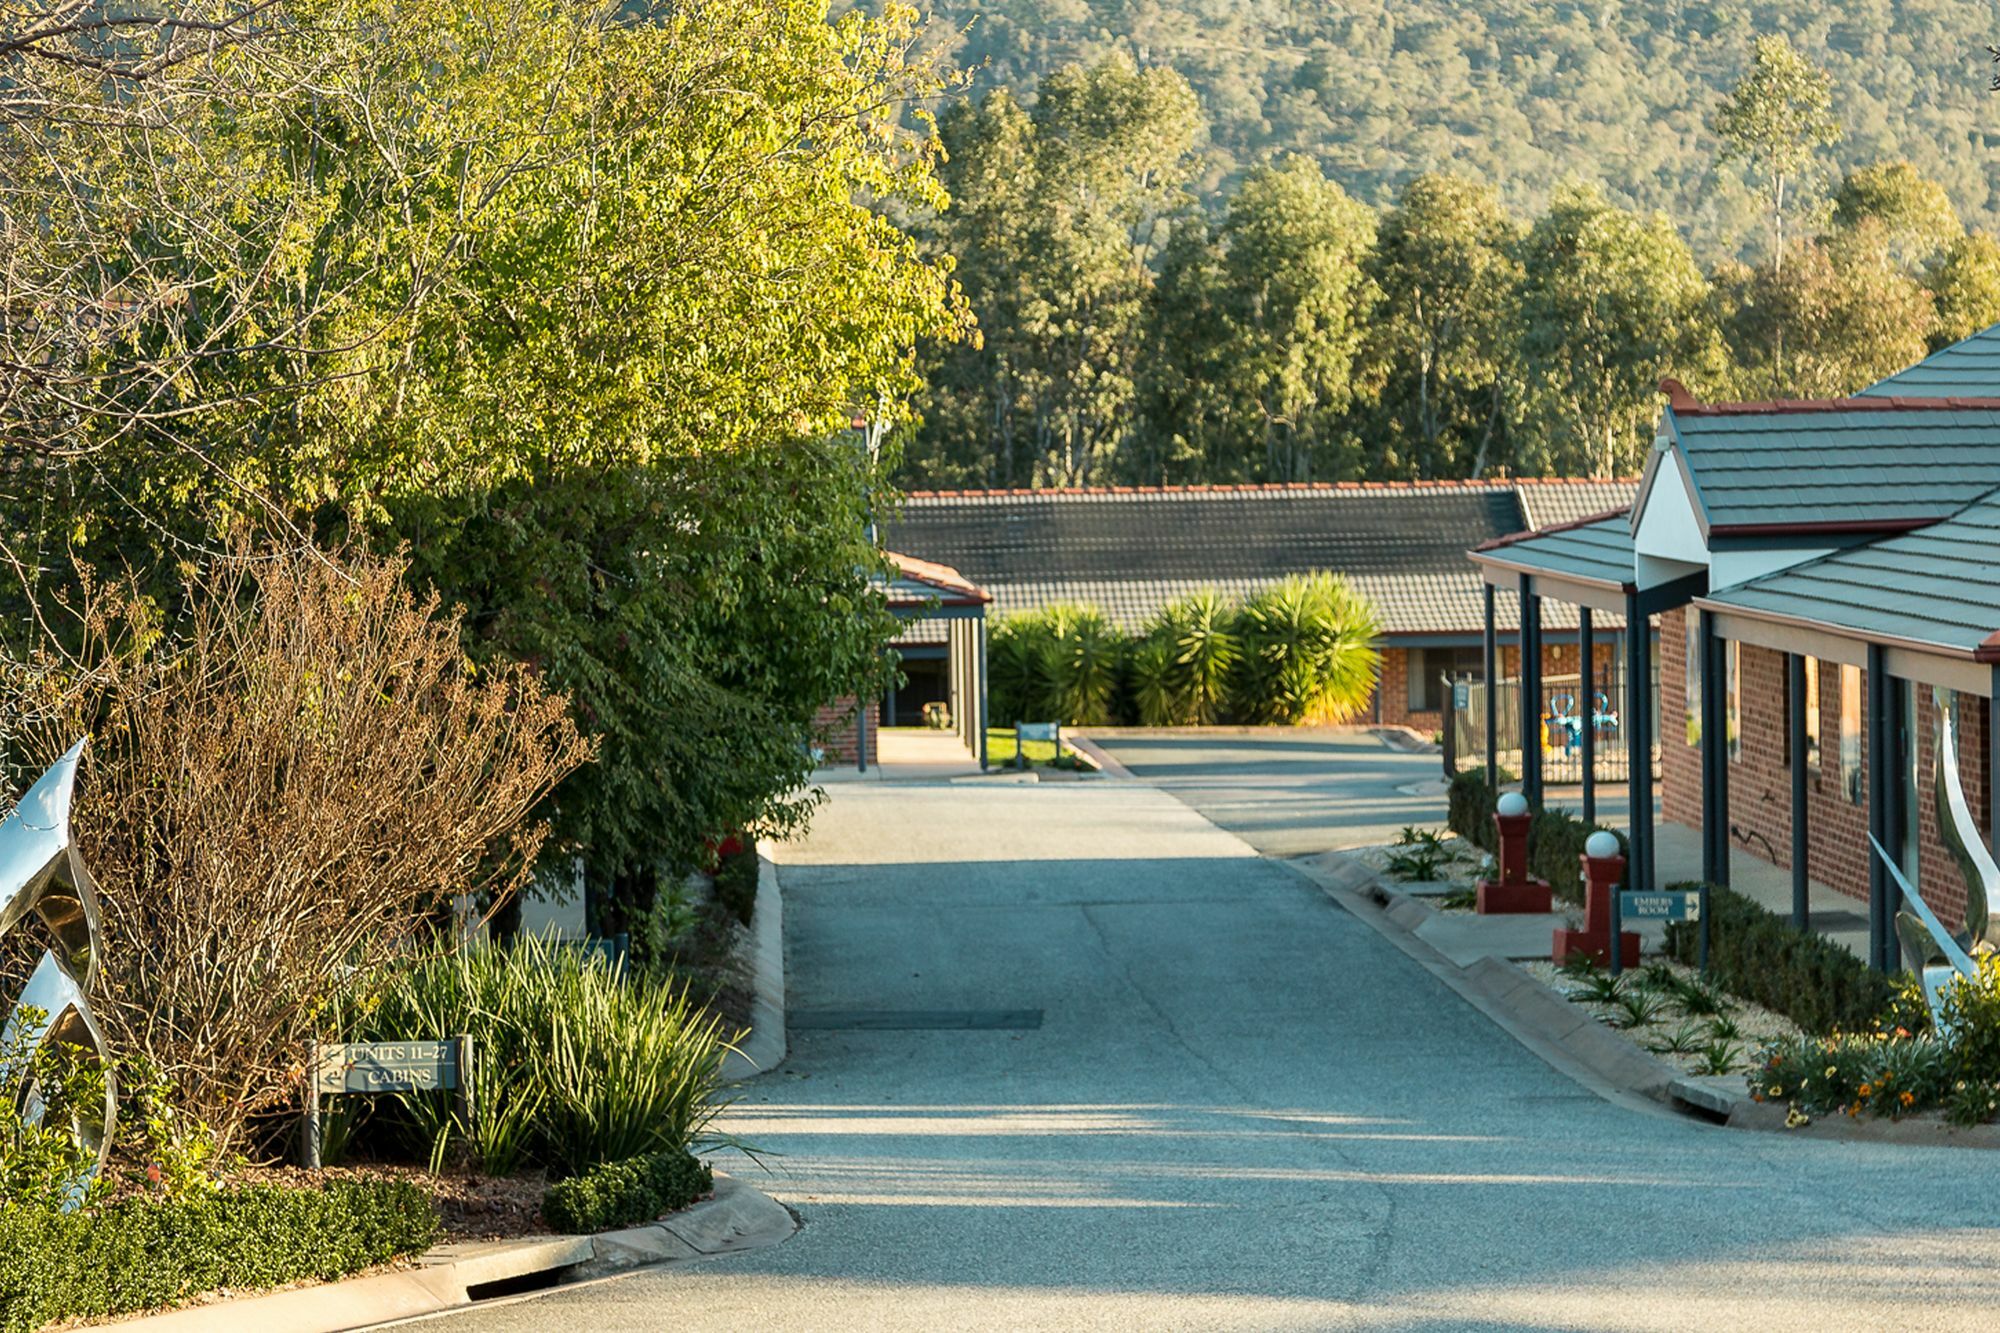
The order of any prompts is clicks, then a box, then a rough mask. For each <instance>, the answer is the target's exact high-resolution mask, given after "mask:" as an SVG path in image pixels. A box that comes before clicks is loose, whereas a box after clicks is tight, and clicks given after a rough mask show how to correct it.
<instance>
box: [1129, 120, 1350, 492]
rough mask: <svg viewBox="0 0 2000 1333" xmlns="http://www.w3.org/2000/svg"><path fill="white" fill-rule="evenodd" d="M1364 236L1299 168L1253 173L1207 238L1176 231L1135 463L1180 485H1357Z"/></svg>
mask: <svg viewBox="0 0 2000 1333" xmlns="http://www.w3.org/2000/svg"><path fill="white" fill-rule="evenodd" d="M1374 227H1375V220H1374V217H1373V216H1372V215H1371V214H1370V213H1369V211H1368V209H1367V208H1366V207H1364V206H1363V205H1361V204H1358V203H1356V202H1355V201H1354V200H1352V199H1350V198H1349V197H1348V196H1347V193H1346V192H1345V191H1344V190H1342V189H1341V188H1340V187H1339V186H1338V185H1336V184H1334V183H1333V182H1332V181H1329V180H1328V179H1327V178H1326V177H1325V175H1324V174H1323V173H1322V172H1321V171H1320V169H1319V168H1318V167H1317V166H1315V165H1314V164H1313V163H1312V162H1310V161H1309V160H1307V159H1304V158H1293V159H1291V160H1289V161H1288V162H1286V163H1284V164H1282V165H1280V166H1275V167H1261V168H1259V169H1257V170H1256V171H1253V172H1252V173H1251V174H1250V175H1249V177H1248V178H1246V179H1245V180H1244V182H1243V184H1242V186H1241V188H1239V189H1238V190H1237V192H1236V194H1235V195H1234V196H1233V197H1232V198H1231V199H1230V202H1229V208H1228V212H1227V214H1226V215H1225V217H1224V219H1223V222H1222V225H1221V226H1220V227H1219V228H1216V229H1215V230H1214V231H1213V232H1210V231H1209V229H1208V228H1207V227H1206V226H1205V225H1204V224H1203V223H1201V222H1200V221H1199V220H1198V219H1195V220H1190V221H1189V222H1187V223H1185V224H1183V225H1182V227H1181V229H1180V230H1179V232H1178V234H1177V235H1176V236H1175V238H1174V239H1173V240H1172V241H1170V242H1169V245H1168V252H1167V258H1166V264H1165V270H1164V272H1163V274H1162V277H1161V281H1160V285H1159V287H1158V289H1157V290H1156V291H1155V293H1154V302H1153V309H1152V312H1151V317H1150V319H1149V320H1148V323H1147V331H1148V335H1149V337H1148V344H1147V345H1148V348H1149V355H1148V356H1147V357H1146V358H1145V365H1144V367H1143V368H1142V371H1141V375H1142V386H1143V392H1142V401H1143V403H1144V405H1145V417H1144V420H1143V423H1142V427H1141V440H1142V443H1140V444H1139V445H1138V446H1137V452H1138V453H1139V454H1140V456H1142V457H1148V458H1149V459H1150V458H1156V457H1157V458H1174V459H1186V460H1188V461H1187V463H1186V464H1185V467H1184V470H1181V471H1180V472H1179V473H1178V476H1177V479H1182V480H1203V481H1245V480H1257V481H1302V480H1308V479H1311V478H1314V477H1342V476H1354V475H1358V473H1359V472H1360V470H1361V469H1362V467H1363V466H1364V463H1363V462H1362V460H1359V459H1357V458H1355V457H1352V456H1348V454H1347V452H1346V435H1345V425H1346V420H1345V419H1346V413H1347V411H1348V409H1349V408H1350V407H1351V406H1352V404H1353V402H1354V397H1355V392H1356V388H1357V383H1356V377H1355V359H1356V353H1357V351H1358V349H1359V347H1360V344H1361V338H1362V335H1363V331H1364V329H1365V327H1366V325H1367V321H1368V318H1369V315H1370V312H1371V310H1372V308H1373V306H1374V301H1375V289H1374V285H1373V283H1372V282H1371V281H1370V280H1369V278H1368V275H1367V273H1366V271H1365V269H1364V267H1363V264H1364V261H1365V260H1366V258H1367V256H1368V252H1369V250H1370V247H1371V245H1372V241H1373V237H1374Z"/></svg>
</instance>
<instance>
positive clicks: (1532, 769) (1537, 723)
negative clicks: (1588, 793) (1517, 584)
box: [1520, 574, 1542, 810]
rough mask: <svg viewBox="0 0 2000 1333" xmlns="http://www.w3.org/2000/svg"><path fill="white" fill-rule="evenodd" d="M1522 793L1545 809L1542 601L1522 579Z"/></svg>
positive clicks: (1531, 582) (1529, 581)
mask: <svg viewBox="0 0 2000 1333" xmlns="http://www.w3.org/2000/svg"><path fill="white" fill-rule="evenodd" d="M1520 638H1521V794H1522V795H1523V796H1526V797H1527V798H1528V804H1529V805H1530V806H1532V807H1534V808H1535V809H1536V810H1540V809H1541V808H1542V599H1541V598H1540V597H1539V596H1538V595H1536V593H1535V581H1534V579H1532V578H1530V577H1529V576H1528V575H1526V574H1523V575H1522V576H1521V635H1520Z"/></svg>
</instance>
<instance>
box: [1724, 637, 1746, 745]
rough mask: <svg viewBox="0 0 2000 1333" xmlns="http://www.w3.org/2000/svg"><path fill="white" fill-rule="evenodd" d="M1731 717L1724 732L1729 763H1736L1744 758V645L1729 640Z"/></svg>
mask: <svg viewBox="0 0 2000 1333" xmlns="http://www.w3.org/2000/svg"><path fill="white" fill-rule="evenodd" d="M1728 676H1729V680H1728V700H1727V705H1726V706H1727V708H1728V710H1729V715H1728V717H1726V718H1725V719H1724V720H1723V730H1724V731H1725V732H1727V733H1728V735H1729V762H1730V763H1732V764H1733V763H1735V762H1736V761H1737V760H1738V759H1741V758H1742V757H1743V728H1742V727H1741V726H1740V725H1739V720H1740V719H1741V718H1742V716H1743V645H1742V644H1740V643H1738V642H1736V640H1734V639H1731V640H1729V668H1728Z"/></svg>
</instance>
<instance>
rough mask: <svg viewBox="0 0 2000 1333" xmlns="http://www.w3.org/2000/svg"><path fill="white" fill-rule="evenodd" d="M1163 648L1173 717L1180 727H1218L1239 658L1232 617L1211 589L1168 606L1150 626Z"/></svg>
mask: <svg viewBox="0 0 2000 1333" xmlns="http://www.w3.org/2000/svg"><path fill="white" fill-rule="evenodd" d="M1154 634H1155V635H1156V636H1157V637H1158V638H1159V639H1160V640H1161V641H1162V642H1163V643H1164V644H1165V645H1166V648H1167V651H1168V653H1169V657H1170V662H1171V669H1170V672H1169V680H1170V681H1171V683H1172V688H1173V693H1174V696H1175V702H1176V704H1177V708H1176V710H1175V711H1176V713H1177V716H1176V717H1175V718H1174V721H1175V722H1176V723H1178V724H1180V725H1183V726H1203V725H1206V724H1208V723H1211V722H1218V721H1220V720H1221V718H1222V714H1223V710H1224V709H1225V708H1226V707H1227V706H1228V701H1229V694H1230V686H1231V682H1232V679H1233V678H1234V676H1235V674H1236V669H1237V666H1238V665H1239V664H1240V663H1241V661H1242V658H1243V649H1242V644H1241V641H1240V640H1239V638H1238V636H1237V631H1236V613H1235V611H1234V610H1233V609H1232V608H1231V607H1230V605H1229V604H1228V603H1227V602H1225V601H1223V600H1222V596H1221V594H1219V593H1217V592H1216V591H1215V589H1213V588H1203V589H1202V590H1201V591H1200V592H1197V593H1193V594H1191V595H1189V596H1187V597H1183V598H1180V599H1179V600H1178V601H1174V602H1171V603H1169V604H1168V605H1167V606H1166V607H1165V608H1164V609H1163V610H1162V611H1161V612H1160V615H1159V618H1158V619H1157V620H1156V621H1155V622H1154Z"/></svg>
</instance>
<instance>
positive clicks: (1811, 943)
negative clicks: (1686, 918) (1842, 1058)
mask: <svg viewBox="0 0 2000 1333" xmlns="http://www.w3.org/2000/svg"><path fill="white" fill-rule="evenodd" d="M1675 887H1676V888H1681V889H1695V888H1699V887H1700V885H1698V884H1681V885H1676V886H1675ZM1708 930H1709V937H1708V975H1709V979H1710V980H1711V981H1713V982H1714V983H1715V984H1716V985H1718V986H1720V987H1722V988H1723V989H1724V990H1726V991H1728V992H1729V993H1730V994H1732V995H1736V996H1740V997H1742V998H1743V999H1746V1000H1751V1001H1754V1002H1755V1003H1757V1004H1761V1005H1763V1006H1764V1007H1765V1008H1766V1009H1772V1010H1775V1011H1777V1012H1778V1013H1781V1014H1784V1015H1785V1016H1786V1017H1788V1018H1790V1019H1791V1020H1792V1021H1793V1022H1794V1023H1797V1024H1798V1025H1799V1026H1800V1027H1802V1028H1804V1029H1805V1030H1806V1031H1807V1032H1811V1033H1814V1034H1815V1035H1822V1036H1823V1035H1825V1034H1826V1033H1829V1032H1832V1031H1834V1030H1835V1029H1840V1030H1842V1031H1847V1032H1861V1031H1866V1030H1867V1029H1868V1027H1869V1026H1870V1024H1872V1023H1873V1022H1874V1021H1875V1019H1876V1017H1877V1016H1878V1015H1880V1014H1881V1013H1882V1012H1883V1010H1885V1009H1887V1008H1888V1007H1889V1003H1890V1001H1891V1000H1892V999H1893V998H1894V997H1895V986H1894V984H1893V983H1892V982H1891V981H1890V980H1889V978H1888V977H1886V976H1884V975H1883V974H1882V973H1880V972H1877V971H1875V970H1874V969H1872V968H1870V967H1869V966H1868V965H1867V964H1865V963H1863V962H1862V961H1861V960H1860V959H1859V958H1856V957H1855V956H1854V955H1853V954H1852V953H1850V952H1849V951H1848V950H1847V949H1845V948H1843V947H1842V946H1840V945H1838V944H1835V943H1834V942H1833V941H1831V940H1829V939H1827V938H1826V937H1825V936H1824V935H1820V934H1818V933H1816V932H1814V931H1810V930H1800V929H1798V928H1797V927H1796V926H1794V925H1792V923H1791V921H1790V920H1789V919H1788V918H1786V917H1784V916H1780V915H1779V914H1778V913H1776V912H1773V911H1771V910H1769V909H1768V908H1765V907H1762V906H1760V905H1758V904H1757V903H1754V902H1752V901H1751V900H1750V899H1748V898H1746V897H1744V896H1743V895H1742V894H1740V893H1737V892H1735V891H1733V890H1730V889H1725V888H1720V887H1712V888H1710V889H1709V897H1708ZM1700 931H1701V928H1700V926H1699V925H1698V924H1696V923H1693V922H1676V923H1674V924H1672V925H1670V926H1668V927H1667V952H1668V953H1669V954H1671V955H1672V956H1673V957H1674V958H1675V959H1676V960H1677V961H1679V962H1682V963H1686V964H1688V965H1689V966H1693V965H1694V964H1695V962H1696V960H1697V959H1698V958H1699V956H1700V950H1701V934H1700Z"/></svg>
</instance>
